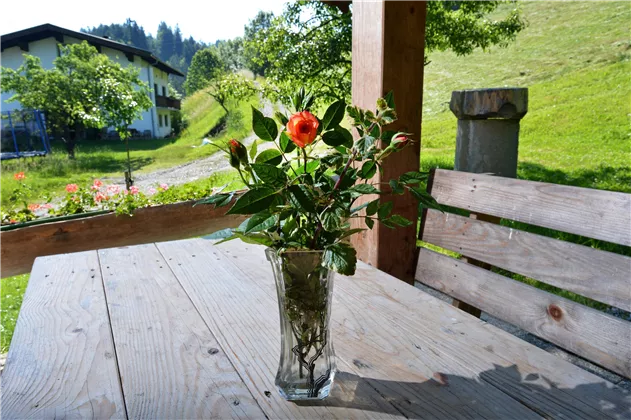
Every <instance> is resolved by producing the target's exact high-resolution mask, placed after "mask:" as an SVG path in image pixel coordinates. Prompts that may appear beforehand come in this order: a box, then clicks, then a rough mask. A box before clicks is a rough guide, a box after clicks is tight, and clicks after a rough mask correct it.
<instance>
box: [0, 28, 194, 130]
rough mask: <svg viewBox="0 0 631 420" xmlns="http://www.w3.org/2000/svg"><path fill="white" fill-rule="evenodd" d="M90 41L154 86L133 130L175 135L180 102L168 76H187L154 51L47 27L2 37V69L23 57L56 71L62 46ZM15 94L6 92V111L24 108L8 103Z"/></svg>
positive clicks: (0, 42) (18, 104) (103, 52)
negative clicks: (175, 115) (174, 119)
mask: <svg viewBox="0 0 631 420" xmlns="http://www.w3.org/2000/svg"><path fill="white" fill-rule="evenodd" d="M82 41H87V42H88V43H89V44H90V45H92V46H94V47H96V49H97V50H99V52H101V53H102V54H105V55H106V56H108V57H109V58H110V59H111V60H114V61H116V62H118V63H120V64H121V65H122V66H128V65H129V64H133V65H134V66H135V67H137V68H138V69H140V78H141V79H142V80H143V81H144V82H146V83H148V84H149V86H152V87H153V89H152V92H151V100H152V101H153V104H154V106H153V107H152V108H151V109H149V110H148V111H145V112H143V114H142V119H138V120H136V121H134V123H133V124H132V125H131V126H130V128H135V129H136V130H138V131H140V132H141V133H143V132H145V131H146V130H150V131H151V134H152V136H153V137H154V138H160V137H164V136H167V135H169V133H170V132H171V114H172V112H173V111H179V109H180V101H179V100H177V99H174V98H170V97H168V95H167V92H168V87H167V86H168V75H169V74H174V75H177V76H182V77H184V75H183V74H182V73H181V72H179V71H178V70H176V69H174V68H173V67H171V66H169V65H168V64H166V63H165V62H163V61H161V60H159V59H158V58H157V57H156V56H154V55H153V54H152V53H151V52H150V51H147V50H143V49H140V48H136V47H132V46H130V45H125V44H121V43H120V42H116V41H112V40H111V39H108V38H102V37H99V36H94V35H90V34H86V33H83V32H76V31H71V30H69V29H64V28H60V27H59V26H55V25H51V24H48V23H47V24H44V25H40V26H35V27H32V28H28V29H24V30H21V31H17V32H13V33H10V34H6V35H2V36H1V37H0V49H1V51H2V56H1V60H0V65H2V66H3V67H9V68H12V69H17V68H18V67H19V66H20V65H22V63H23V61H24V57H23V56H22V55H23V54H25V53H26V54H31V55H34V56H37V57H39V58H40V60H41V61H42V66H43V67H44V68H46V69H50V68H52V67H53V61H54V60H55V58H57V57H58V56H59V48H58V45H59V44H62V45H63V44H72V43H78V42H82ZM11 96H12V94H11V92H2V102H0V105H1V108H2V111H11V110H14V109H19V108H20V103H19V102H6V101H7V99H9V98H10V97H11Z"/></svg>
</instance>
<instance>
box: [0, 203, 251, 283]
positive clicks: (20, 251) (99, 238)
mask: <svg viewBox="0 0 631 420" xmlns="http://www.w3.org/2000/svg"><path fill="white" fill-rule="evenodd" d="M194 203H195V202H194V201H185V202H181V203H175V204H166V205H162V206H155V207H146V208H143V209H138V210H136V211H135V212H134V214H133V216H127V215H121V216H117V215H116V214H114V213H112V212H110V213H105V214H103V213H102V212H96V214H90V213H86V214H85V215H83V216H85V217H79V218H76V219H71V220H67V218H57V220H55V218H51V219H50V221H48V222H46V223H39V224H33V223H31V224H27V225H26V226H24V227H16V228H13V229H10V230H4V231H2V232H1V233H0V240H1V241H2V248H1V249H0V254H1V256H2V265H1V273H0V274H1V276H2V277H7V276H14V275H17V274H23V273H28V272H30V271H31V267H32V265H33V261H35V258H37V257H40V256H44V255H53V254H63V253H68V252H79V251H88V250H92V249H97V248H112V247H118V246H126V245H137V244H143V243H150V242H160V241H171V240H175V239H184V238H190V237H195V236H200V235H206V234H209V233H212V232H214V231H216V230H219V229H224V228H228V227H236V226H238V225H239V224H240V223H241V222H242V221H243V220H244V219H245V218H246V217H245V216H240V215H229V216H226V215H225V213H226V211H227V210H228V209H229V208H230V207H228V206H226V207H221V208H214V206H209V205H199V206H195V207H193V204H194ZM59 219H65V220H59Z"/></svg>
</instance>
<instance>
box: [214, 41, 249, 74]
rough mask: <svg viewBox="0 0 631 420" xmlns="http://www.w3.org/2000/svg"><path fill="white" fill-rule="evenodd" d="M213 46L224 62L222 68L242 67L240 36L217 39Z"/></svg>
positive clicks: (233, 69) (228, 69)
mask: <svg viewBox="0 0 631 420" xmlns="http://www.w3.org/2000/svg"><path fill="white" fill-rule="evenodd" d="M215 48H217V54H219V59H220V60H221V61H222V62H223V63H224V70H226V71H235V70H238V69H240V68H242V67H243V59H242V48H243V39H242V38H235V39H228V40H226V41H224V40H219V41H217V42H216V43H215Z"/></svg>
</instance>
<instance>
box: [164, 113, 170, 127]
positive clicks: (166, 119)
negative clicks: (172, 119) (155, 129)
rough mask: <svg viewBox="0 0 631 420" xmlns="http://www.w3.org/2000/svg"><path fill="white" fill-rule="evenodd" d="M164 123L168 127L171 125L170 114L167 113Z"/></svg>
mask: <svg viewBox="0 0 631 420" xmlns="http://www.w3.org/2000/svg"><path fill="white" fill-rule="evenodd" d="M164 125H165V126H166V127H168V126H169V116H168V115H165V116H164Z"/></svg>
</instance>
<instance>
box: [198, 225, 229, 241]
mask: <svg viewBox="0 0 631 420" xmlns="http://www.w3.org/2000/svg"><path fill="white" fill-rule="evenodd" d="M233 234H234V229H232V228H226V229H221V230H218V231H217V232H213V233H211V234H210V235H206V236H204V239H210V240H217V239H226V238H229V237H230V236H232V235H233Z"/></svg>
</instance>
